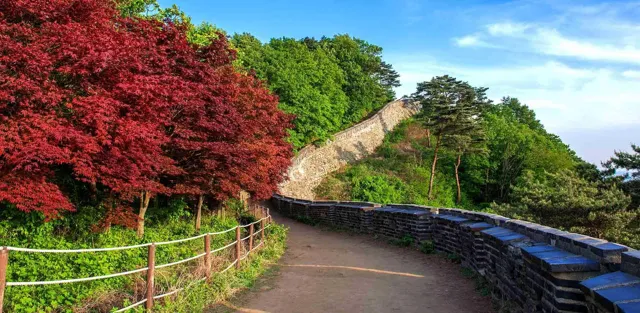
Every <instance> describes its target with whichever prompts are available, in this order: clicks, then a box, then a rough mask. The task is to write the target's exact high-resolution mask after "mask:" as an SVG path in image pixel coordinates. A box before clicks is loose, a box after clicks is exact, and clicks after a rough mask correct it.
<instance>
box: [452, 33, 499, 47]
mask: <svg viewBox="0 0 640 313" xmlns="http://www.w3.org/2000/svg"><path fill="white" fill-rule="evenodd" d="M453 41H454V42H455V44H456V45H457V46H460V47H484V48H494V47H495V46H494V45H492V44H489V43H487V42H485V41H483V40H482V39H481V38H480V36H477V35H467V36H464V37H460V38H454V39H453Z"/></svg>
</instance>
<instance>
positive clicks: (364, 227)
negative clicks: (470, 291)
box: [271, 194, 640, 313]
mask: <svg viewBox="0 0 640 313" xmlns="http://www.w3.org/2000/svg"><path fill="white" fill-rule="evenodd" d="M271 203H272V206H273V208H274V209H276V210H278V211H279V212H281V213H282V214H284V215H286V216H289V217H293V218H299V219H308V220H312V221H315V222H318V223H322V224H326V225H331V226H335V227H339V228H347V229H351V230H355V231H359V232H363V233H371V234H375V235H379V236H383V237H387V238H393V239H403V238H406V237H411V238H412V239H413V241H414V242H415V243H417V244H420V243H422V242H425V241H432V242H433V244H434V247H435V249H436V250H437V251H441V252H444V253H448V254H455V255H457V256H459V258H460V260H461V263H462V266H464V267H467V268H470V269H473V270H474V271H475V272H477V273H478V274H479V275H481V276H483V277H484V278H485V279H486V280H487V281H488V282H489V283H490V285H491V295H492V298H493V299H494V301H496V302H497V303H499V304H501V305H502V307H503V308H505V309H506V310H507V312H526V313H530V312H544V313H567V312H589V313H619V312H640V251H637V250H633V249H630V248H628V247H626V246H623V245H620V244H616V243H612V242H607V241H606V240H602V239H598V238H593V237H589V236H585V235H581V234H575V233H570V232H566V231H561V230H558V229H555V228H551V227H547V226H544V225H540V224H536V223H531V222H527V221H521V220H515V219H509V218H506V217H503V216H499V215H495V214H490V213H484V212H473V211H467V210H462V209H449V208H434V207H428V206H420V205H409V204H390V205H379V204H375V203H368V202H349V201H309V200H303V199H295V198H290V197H284V196H281V195H277V194H276V195H274V196H273V197H272V198H271Z"/></svg>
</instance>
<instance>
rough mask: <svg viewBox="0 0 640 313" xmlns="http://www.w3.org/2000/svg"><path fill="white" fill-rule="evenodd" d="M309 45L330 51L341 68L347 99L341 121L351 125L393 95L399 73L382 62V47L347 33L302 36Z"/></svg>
mask: <svg viewBox="0 0 640 313" xmlns="http://www.w3.org/2000/svg"><path fill="white" fill-rule="evenodd" d="M303 42H304V43H305V44H306V45H307V46H309V47H310V48H319V47H321V48H323V49H325V50H326V51H328V52H329V53H331V54H332V55H333V56H334V57H335V58H336V60H337V62H338V65H339V66H340V68H341V69H342V70H343V71H344V75H345V84H344V85H343V87H342V90H343V91H344V93H345V95H346V96H347V97H348V98H349V106H348V108H347V112H346V113H345V116H344V121H343V123H344V124H345V125H350V124H353V123H357V122H359V121H360V120H362V118H364V117H366V116H367V114H369V112H371V111H373V110H376V109H379V108H380V107H382V106H383V105H384V104H386V103H387V102H389V101H391V100H393V99H394V97H395V92H394V91H393V88H394V87H397V86H399V85H400V82H399V80H398V77H399V75H398V73H397V72H396V71H395V70H393V68H392V67H391V65H389V64H387V63H385V62H383V61H382V56H381V55H382V48H381V47H379V46H376V45H372V44H370V43H368V42H366V41H364V40H361V39H358V38H353V37H351V36H349V35H336V36H334V37H333V38H322V39H321V40H320V41H316V40H315V39H313V38H305V39H303Z"/></svg>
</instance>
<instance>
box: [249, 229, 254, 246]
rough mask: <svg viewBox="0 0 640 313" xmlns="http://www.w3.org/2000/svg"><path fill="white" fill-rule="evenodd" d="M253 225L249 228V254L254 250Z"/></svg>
mask: <svg viewBox="0 0 640 313" xmlns="http://www.w3.org/2000/svg"><path fill="white" fill-rule="evenodd" d="M253 225H254V224H251V226H249V252H251V250H253Z"/></svg>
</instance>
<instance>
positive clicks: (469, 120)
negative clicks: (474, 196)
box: [412, 75, 489, 199]
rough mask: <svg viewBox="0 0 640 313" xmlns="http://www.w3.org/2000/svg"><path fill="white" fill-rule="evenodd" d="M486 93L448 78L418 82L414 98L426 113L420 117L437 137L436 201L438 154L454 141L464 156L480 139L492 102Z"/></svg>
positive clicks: (482, 89)
mask: <svg viewBox="0 0 640 313" xmlns="http://www.w3.org/2000/svg"><path fill="white" fill-rule="evenodd" d="M485 92H486V88H474V87H471V85H469V84H468V83H466V82H462V81H459V80H457V79H455V78H453V77H451V76H448V75H445V76H439V77H435V78H433V79H432V80H431V81H428V82H422V83H418V88H417V90H416V92H415V93H414V94H413V95H412V98H413V99H414V100H416V101H419V102H420V104H421V105H422V112H420V114H419V117H418V118H419V120H420V121H422V123H423V124H424V126H425V127H426V128H427V129H429V130H431V133H432V134H433V136H435V147H434V150H433V161H432V163H431V175H430V178H429V191H428V198H429V199H431V198H432V191H433V182H434V178H435V172H436V165H437V162H438V153H439V151H440V148H441V147H442V144H443V142H444V143H445V144H447V145H448V144H450V143H452V142H453V144H454V145H456V146H457V148H458V150H459V151H457V153H458V155H459V156H461V155H462V153H464V150H465V149H467V148H470V147H471V143H472V142H473V141H475V140H476V138H473V137H474V136H478V135H479V132H480V131H479V130H478V128H479V123H480V119H479V118H480V115H481V113H482V111H483V109H484V108H485V107H486V106H487V105H488V103H489V101H488V100H487V98H486V96H485ZM455 142H457V144H456V143H455ZM458 166H459V165H458ZM458 184H459V182H458Z"/></svg>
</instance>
